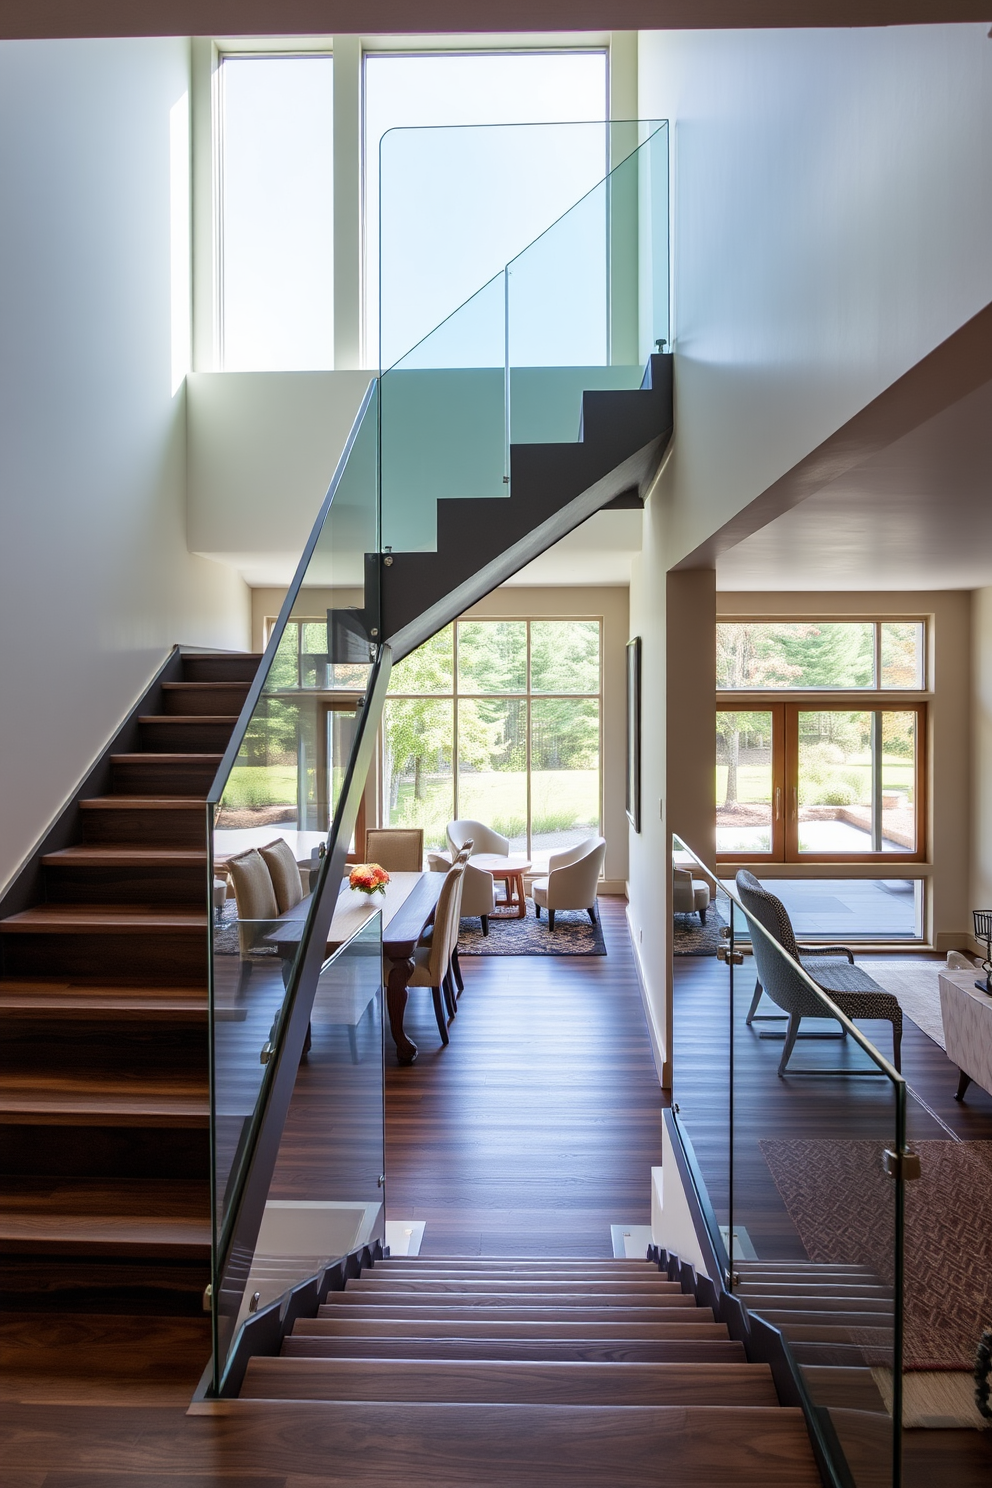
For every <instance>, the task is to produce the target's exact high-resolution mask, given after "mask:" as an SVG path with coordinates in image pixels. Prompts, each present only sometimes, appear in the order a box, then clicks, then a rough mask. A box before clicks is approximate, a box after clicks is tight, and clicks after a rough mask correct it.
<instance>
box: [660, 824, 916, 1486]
mask: <svg viewBox="0 0 992 1488" xmlns="http://www.w3.org/2000/svg"><path fill="white" fill-rule="evenodd" d="M672 863H673V869H672V871H673V910H674V929H673V946H674V950H675V956H674V966H673V983H674V1006H673V1043H672V1069H673V1097H674V1100H675V1102H676V1105H677V1108H678V1122H679V1124H680V1128H681V1130H682V1131H683V1133H684V1135H685V1137H686V1138H687V1140H688V1144H689V1146H690V1147H691V1149H692V1151H693V1152H694V1154H695V1162H696V1171H697V1172H698V1174H699V1175H700V1185H701V1189H702V1191H703V1199H704V1203H703V1209H704V1213H705V1214H706V1215H707V1217H708V1228H709V1230H710V1231H711V1232H712V1233H711V1240H712V1244H713V1248H714V1250H715V1251H716V1253H717V1256H718V1265H719V1269H720V1270H721V1273H722V1275H721V1278H720V1279H721V1280H722V1281H723V1283H724V1285H725V1286H726V1288H727V1290H729V1291H731V1292H732V1293H733V1294H734V1295H735V1296H736V1297H737V1298H738V1299H739V1300H740V1301H741V1303H742V1304H743V1305H744V1307H745V1309H746V1313H747V1316H748V1319H749V1327H750V1328H751V1329H752V1331H753V1330H754V1329H755V1327H756V1320H760V1324H762V1325H767V1326H768V1327H770V1328H772V1329H775V1330H777V1332H778V1333H779V1334H780V1335H781V1337H782V1339H783V1340H784V1343H785V1348H786V1350H787V1353H788V1356H789V1357H790V1358H791V1361H792V1366H793V1369H794V1371H795V1377H796V1380H797V1381H798V1383H799V1387H800V1391H801V1393H802V1394H803V1395H804V1396H805V1404H806V1407H807V1418H808V1420H809V1422H810V1429H811V1431H812V1433H813V1435H814V1440H815V1443H816V1444H817V1446H818V1449H819V1451H820V1453H821V1455H822V1456H823V1458H824V1460H825V1461H826V1463H827V1464H828V1470H829V1471H830V1472H831V1473H832V1474H833V1478H832V1481H834V1482H836V1483H838V1484H841V1483H845V1484H850V1483H853V1484H855V1485H857V1488H868V1485H875V1484H881V1483H891V1484H896V1483H898V1482H899V1480H900V1478H899V1474H900V1439H901V1424H902V1385H903V1375H902V1368H903V1357H902V1355H903V1291H904V1282H903V1275H904V1243H903V1211H904V1185H905V1182H906V1180H907V1179H908V1178H912V1177H913V1176H914V1174H915V1173H916V1171H917V1170H918V1162H919V1159H918V1158H917V1157H916V1156H915V1154H913V1153H912V1152H909V1151H908V1149H907V1104H908V1102H907V1087H906V1083H905V1081H904V1080H903V1078H902V1076H901V1075H900V1074H899V1073H898V1070H897V1067H896V1063H897V1061H896V1058H895V1053H894V1051H893V1043H892V1039H893V1032H894V1029H895V1028H896V1027H901V1013H899V1011H898V1005H897V1004H895V999H893V998H891V997H889V998H886V997H885V995H884V994H883V995H882V997H881V999H880V1000H877V1001H876V1002H874V1004H872V1003H871V1002H870V999H866V1000H865V1001H863V1002H858V1001H857V998H858V993H857V991H855V990H851V989H853V988H856V986H857V984H858V980H859V978H858V976H857V975H855V972H856V967H855V966H853V965H852V964H851V962H850V960H849V958H848V957H847V955H846V954H844V953H843V952H842V951H839V950H837V949H836V948H828V947H824V946H822V945H821V946H818V947H810V948H808V949H801V948H800V950H799V959H796V958H795V957H794V956H792V955H790V954H788V952H787V950H786V949H785V948H784V946H783V944H782V941H783V940H787V937H788V929H787V926H786V925H784V924H783V922H782V921H781V920H780V918H779V915H778V911H777V910H776V908H775V904H774V902H773V901H771V900H769V899H768V898H766V897H764V896H763V895H762V894H760V893H759V894H756V895H755V894H753V893H752V894H750V895H749V893H748V890H747V887H746V885H743V884H740V883H738V884H736V885H734V886H730V885H724V884H721V883H719V882H718V881H717V880H716V879H715V877H714V875H713V874H712V873H711V872H710V870H708V869H707V868H706V866H705V865H704V864H703V863H702V861H701V860H700V859H699V858H698V857H696V855H695V854H694V853H693V852H692V851H691V849H690V848H689V846H688V844H686V843H685V842H683V841H682V840H681V839H679V838H677V837H676V838H675V839H674V840H673V859H672ZM693 884H694V885H695V886H696V888H695V889H693V888H691V887H690V885H693ZM766 887H770V889H771V891H772V892H774V884H770V885H769V886H766ZM707 892H708V894H709V903H708V905H707V906H706V922H707V926H708V927H709V928H708V929H707V926H703V925H701V924H699V913H698V908H697V907H696V900H700V901H701V900H702V899H703V898H704V897H705V896H706V893H707ZM690 894H693V895H694V898H693V899H692V902H691V903H690ZM820 983H822V984H823V986H822V987H821V985H820ZM824 988H832V989H833V991H834V994H835V995H836V997H837V999H838V1002H837V1003H835V1002H834V1001H833V1000H832V998H831V993H830V991H829V990H824ZM845 989H846V990H845ZM838 1003H840V1004H842V1005H843V1009H846V1011H844V1010H842V1007H841V1006H838ZM714 1009H717V1010H718V1016H717V1017H716V1018H714V1017H713V1016H712V1014H713V1010H714ZM872 1011H874V1012H875V1013H876V1016H875V1017H870V1016H868V1015H869V1014H870V1013H871V1012H872ZM849 1015H853V1016H856V1017H857V1022H856V1023H855V1022H853V1021H852V1019H851V1016H849ZM887 1015H888V1018H891V1017H892V1016H894V1017H895V1020H896V1022H895V1024H893V1022H891V1021H887ZM896 1042H897V1043H898V1038H897V1040H896ZM921 1114H922V1113H921ZM918 1125H919V1122H918V1121H915V1124H914V1131H913V1135H914V1138H915V1136H916V1134H917V1130H916V1129H917V1126H918ZM919 1129H920V1130H921V1131H922V1130H923V1128H922V1126H920V1128H919ZM927 1134H930V1133H927ZM763 1357H764V1355H763Z"/></svg>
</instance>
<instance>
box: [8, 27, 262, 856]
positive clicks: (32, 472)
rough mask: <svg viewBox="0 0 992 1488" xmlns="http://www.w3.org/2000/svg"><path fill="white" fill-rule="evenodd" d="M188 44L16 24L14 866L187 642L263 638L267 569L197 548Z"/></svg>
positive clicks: (12, 142) (11, 94) (11, 298)
mask: <svg viewBox="0 0 992 1488" xmlns="http://www.w3.org/2000/svg"><path fill="white" fill-rule="evenodd" d="M188 54H189V48H188V44H187V43H186V42H184V41H182V40H166V41H156V40H141V41H47V42H29V41H16V42H3V43H0V201H2V203H3V207H2V224H0V283H2V285H3V293H2V295H0V451H2V454H0V697H2V699H3V706H2V709H0V759H2V767H0V769H2V773H0V883H2V882H4V881H5V880H6V879H7V877H8V875H9V874H10V872H11V871H12V870H13V869H15V868H16V866H17V865H18V863H19V862H20V861H21V859H22V858H23V857H24V855H25V854H26V853H27V852H28V851H29V849H30V848H31V846H32V844H33V843H34V842H35V841H36V840H37V837H38V836H39V834H40V833H41V832H42V830H43V829H44V827H45V826H46V825H47V823H48V821H49V820H50V818H51V817H52V815H53V814H54V813H55V811H56V810H57V808H58V807H59V806H60V805H61V803H62V802H63V800H64V799H65V798H66V797H67V796H68V795H69V794H70V793H71V791H72V789H73V788H74V786H75V784H76V783H77V781H78V780H79V778H80V777H81V776H82V774H83V773H84V772H85V769H86V768H87V766H88V765H89V763H90V761H91V760H92V758H93V757H94V756H95V755H96V754H97V753H98V752H99V751H100V750H101V748H102V747H103V745H104V744H105V742H106V741H107V739H108V738H109V737H110V736H111V735H112V733H113V731H114V729H115V727H116V726H117V724H118V723H119V721H120V720H121V718H122V717H123V716H125V715H126V713H127V712H128V710H129V707H130V705H131V704H132V702H133V700H134V699H135V697H136V696H137V694H138V693H139V692H140V690H141V688H142V685H143V684H144V682H145V681H146V679H147V678H148V677H150V676H151V675H152V674H153V673H154V671H155V670H156V668H157V667H158V665H159V664H160V662H161V661H162V659H163V658H164V656H165V655H166V653H167V651H168V648H169V647H170V646H171V645H172V644H173V643H174V642H177V641H179V642H185V643H187V644H191V645H209V646H214V645H216V646H221V647H230V648H237V647H240V646H243V645H246V644H247V642H248V621H249V607H248V591H247V588H246V587H245V585H244V584H243V583H242V582H241V580H240V579H238V578H237V576H236V575H234V574H233V573H231V572H230V571H229V570H226V569H223V568H221V567H220V566H219V565H217V564H214V563H210V562H208V561H206V560H204V559H200V558H193V557H191V556H190V555H189V553H188V551H187V547H186V504H185V497H186V451H185V399H184V393H183V390H182V388H180V390H179V391H178V392H177V393H176V394H175V395H173V392H172V346H171V326H172V307H171V271H170V112H171V110H172V109H173V107H174V106H175V105H176V104H177V103H180V102H181V100H183V98H184V96H185V95H186V92H187V89H188ZM181 163H182V162H180V164H181Z"/></svg>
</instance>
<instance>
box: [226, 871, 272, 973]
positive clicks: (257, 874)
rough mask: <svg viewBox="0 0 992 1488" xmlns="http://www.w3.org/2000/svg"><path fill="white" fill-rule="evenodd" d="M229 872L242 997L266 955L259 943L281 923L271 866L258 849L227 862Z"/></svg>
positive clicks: (264, 949)
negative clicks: (259, 963)
mask: <svg viewBox="0 0 992 1488" xmlns="http://www.w3.org/2000/svg"><path fill="white" fill-rule="evenodd" d="M227 872H228V876H229V878H230V880H231V886H232V888H233V889H234V902H235V906H236V908H237V915H238V950H239V952H240V955H241V975H240V977H239V979H238V992H237V995H238V997H241V996H242V994H243V993H244V990H245V988H246V986H247V983H248V979H249V977H250V976H251V973H252V968H253V966H254V963H255V959H256V957H257V956H259V955H264V954H266V949H267V948H264V947H262V946H261V944H260V942H261V940H262V937H263V936H264V935H265V934H266V932H267V931H269V930H271V929H272V926H273V924H274V922H275V921H276V920H277V919H278V917H279V905H278V902H277V901H276V891H275V889H274V888H273V885H272V876H271V874H270V873H269V869H268V865H267V864H266V861H265V859H264V858H263V857H262V855H261V853H260V852H258V851H257V849H256V848H254V847H250V848H249V849H248V851H247V852H243V853H238V854H237V855H236V856H235V857H233V858H228V860H227Z"/></svg>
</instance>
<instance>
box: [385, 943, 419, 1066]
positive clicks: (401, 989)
mask: <svg viewBox="0 0 992 1488" xmlns="http://www.w3.org/2000/svg"><path fill="white" fill-rule="evenodd" d="M412 976H413V957H412V956H411V957H410V958H409V960H407V961H394V962H393V964H392V969H391V970H390V973H389V981H388V982H387V983H386V1007H387V1009H388V1011H389V1031H390V1033H391V1034H392V1036H393V1043H394V1044H395V1045H396V1057H397V1059H398V1060H399V1062H400V1064H412V1063H413V1061H414V1060H415V1059H416V1057H417V1054H418V1052H419V1051H418V1049H417V1046H416V1044H415V1043H414V1042H413V1040H412V1039H408V1038H407V1036H406V1034H405V1033H404V1032H403V1015H404V1013H405V1012H406V989H407V987H408V986H409V984H410V978H411V977H412Z"/></svg>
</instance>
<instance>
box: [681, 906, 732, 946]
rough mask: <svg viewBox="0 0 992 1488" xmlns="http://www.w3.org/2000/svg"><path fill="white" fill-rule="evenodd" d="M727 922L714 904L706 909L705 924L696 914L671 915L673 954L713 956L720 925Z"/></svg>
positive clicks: (718, 937)
mask: <svg viewBox="0 0 992 1488" xmlns="http://www.w3.org/2000/svg"><path fill="white" fill-rule="evenodd" d="M726 923H727V921H726V918H725V917H724V916H723V915H721V913H720V911H719V909H718V908H717V906H716V905H715V904H711V905H710V907H709V909H708V910H707V911H706V924H705V925H701V924H700V923H699V915H698V914H691V915H688V914H677V915H673V916H672V955H673V956H715V955H716V948H717V946H718V945H719V944H720V927H721V925H725V924H726Z"/></svg>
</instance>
